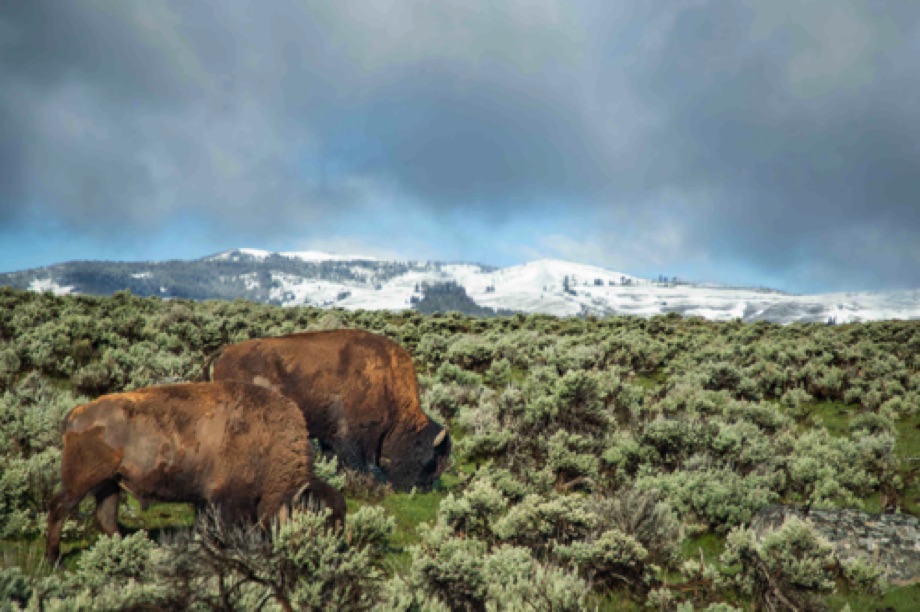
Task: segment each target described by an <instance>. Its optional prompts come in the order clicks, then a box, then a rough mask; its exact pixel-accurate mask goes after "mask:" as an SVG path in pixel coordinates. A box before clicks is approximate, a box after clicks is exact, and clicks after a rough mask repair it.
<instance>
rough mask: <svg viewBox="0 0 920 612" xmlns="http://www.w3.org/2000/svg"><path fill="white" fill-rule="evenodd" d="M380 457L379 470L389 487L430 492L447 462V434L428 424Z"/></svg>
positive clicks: (449, 444) (437, 426) (435, 425)
mask: <svg viewBox="0 0 920 612" xmlns="http://www.w3.org/2000/svg"><path fill="white" fill-rule="evenodd" d="M400 438H401V439H400V440H394V442H395V443H394V444H390V445H388V446H389V449H388V450H389V452H388V453H386V454H384V456H382V457H381V458H380V468H381V470H382V471H383V473H384V475H385V476H386V479H387V480H388V481H389V482H390V483H391V484H392V485H393V488H395V489H397V490H400V491H408V490H409V489H411V488H412V487H416V488H419V489H430V488H431V485H432V484H433V483H434V481H435V480H437V479H438V477H440V476H441V473H442V472H443V471H444V470H445V468H447V462H448V460H449V459H450V448H451V440H450V434H449V433H448V432H447V429H445V428H444V427H443V426H441V425H439V424H438V423H435V422H434V421H429V422H428V424H427V425H426V426H425V427H424V428H422V430H421V431H419V432H416V433H415V434H414V435H411V436H408V435H407V436H400Z"/></svg>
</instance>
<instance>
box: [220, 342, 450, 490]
mask: <svg viewBox="0 0 920 612" xmlns="http://www.w3.org/2000/svg"><path fill="white" fill-rule="evenodd" d="M210 362H213V363H214V367H213V374H212V375H209V373H208V369H209V366H210ZM204 370H205V371H204V376H205V379H208V378H211V377H213V379H214V380H241V381H245V382H251V383H255V384H257V385H263V386H266V387H270V388H272V389H275V390H277V391H279V392H280V393H281V394H282V395H284V396H286V397H289V398H291V399H292V400H294V402H295V403H296V404H297V405H298V406H300V409H301V410H302V411H303V415H304V417H305V418H306V422H307V428H308V429H309V430H310V435H312V436H315V437H316V438H317V439H318V440H319V442H320V445H321V447H322V449H323V450H324V451H327V452H329V451H331V452H333V453H335V455H337V456H338V457H340V458H341V459H342V461H343V463H344V464H345V465H346V466H348V467H351V468H355V469H361V470H370V471H373V472H375V473H377V474H379V475H381V476H382V477H383V478H385V479H386V480H387V481H389V482H390V483H391V484H392V485H393V487H394V488H396V489H398V490H409V489H411V488H412V487H420V488H428V487H430V486H431V484H432V483H433V482H434V481H435V480H436V479H437V478H438V477H439V476H440V475H441V472H443V471H444V468H445V467H446V465H447V460H448V458H449V456H450V447H451V440H450V436H449V434H448V432H447V430H446V429H445V428H444V427H442V426H441V425H439V424H438V423H436V422H435V421H433V420H431V419H430V418H429V417H428V416H427V415H426V414H425V413H424V412H423V411H422V408H421V403H420V402H419V393H418V378H417V376H416V373H415V366H413V365H412V358H411V357H410V356H409V353H408V351H406V350H405V349H404V348H402V347H401V346H399V345H398V344H396V343H395V342H393V341H392V340H389V339H388V338H385V337H383V336H379V335H376V334H372V333H370V332H366V331H361V330H353V329H338V330H331V331H314V332H305V333H299V334H292V335H289V336H281V337H277V338H264V339H259V340H249V341H246V342H241V343H238V344H232V345H227V346H224V347H223V348H222V349H220V351H219V352H218V353H216V354H214V355H212V356H211V359H210V360H209V362H208V363H206V364H205V368H204Z"/></svg>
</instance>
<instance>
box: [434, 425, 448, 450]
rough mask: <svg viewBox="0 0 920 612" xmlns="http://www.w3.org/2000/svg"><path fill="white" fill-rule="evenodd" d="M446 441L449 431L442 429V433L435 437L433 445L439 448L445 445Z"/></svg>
mask: <svg viewBox="0 0 920 612" xmlns="http://www.w3.org/2000/svg"><path fill="white" fill-rule="evenodd" d="M446 439H447V429H446V428H445V429H442V430H441V432H440V433H439V434H438V435H436V436H435V437H434V442H432V443H431V445H432V446H433V447H435V448H437V447H439V446H441V445H442V444H444V440H446Z"/></svg>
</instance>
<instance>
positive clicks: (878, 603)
mask: <svg viewBox="0 0 920 612" xmlns="http://www.w3.org/2000/svg"><path fill="white" fill-rule="evenodd" d="M825 602H826V603H827V605H828V607H829V608H830V609H831V610H840V609H842V608H843V607H844V606H845V605H847V604H849V606H850V609H851V610H896V611H897V612H901V611H902V610H903V611H904V612H913V611H914V610H917V609H918V607H920V584H913V585H910V586H902V587H895V588H892V589H889V590H887V591H886V592H885V593H884V595H882V596H881V597H872V596H869V595H854V594H848V593H837V594H835V595H831V596H830V597H828V598H827V599H826V600H825Z"/></svg>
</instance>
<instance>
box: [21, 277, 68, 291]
mask: <svg viewBox="0 0 920 612" xmlns="http://www.w3.org/2000/svg"><path fill="white" fill-rule="evenodd" d="M29 290H30V291H36V292H38V293H44V292H45V291H50V292H52V293H53V294H54V295H67V294H69V293H73V290H74V288H73V287H72V286H66V287H65V286H62V285H59V284H58V282H57V281H56V280H54V279H53V278H36V279H33V280H32V282H31V283H29Z"/></svg>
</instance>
